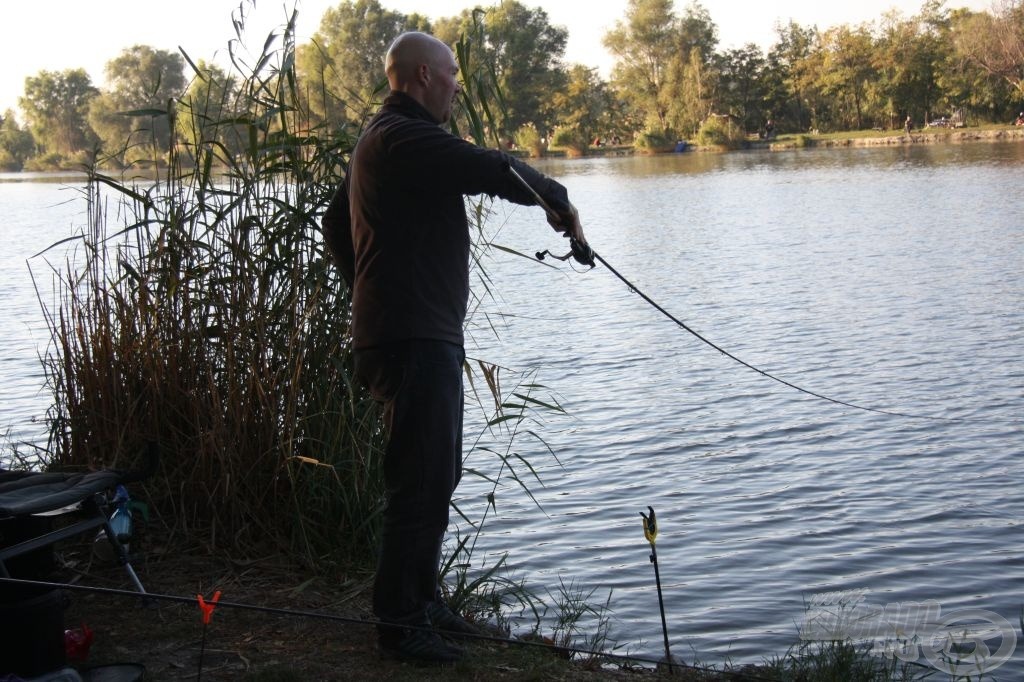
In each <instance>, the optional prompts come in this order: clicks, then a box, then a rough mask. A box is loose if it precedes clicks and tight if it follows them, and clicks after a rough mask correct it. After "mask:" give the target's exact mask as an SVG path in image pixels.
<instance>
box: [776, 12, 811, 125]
mask: <svg viewBox="0 0 1024 682" xmlns="http://www.w3.org/2000/svg"><path fill="white" fill-rule="evenodd" d="M775 34H776V35H777V36H778V39H777V40H776V42H775V44H774V45H772V47H771V48H770V49H769V50H768V58H767V61H768V65H767V69H766V72H765V78H766V79H767V83H766V85H765V88H766V95H765V97H766V99H767V102H768V107H769V109H770V111H771V112H772V115H773V118H774V120H775V125H776V130H779V129H783V130H784V129H789V130H808V129H809V128H810V127H811V108H812V107H814V106H816V102H814V101H813V100H815V99H816V97H817V92H816V90H815V89H814V87H813V85H812V83H813V78H812V77H811V74H810V71H812V70H813V69H811V62H810V61H809V58H810V56H811V53H812V50H813V49H814V46H815V45H816V44H817V41H818V30H817V28H814V27H809V28H808V27H803V26H800V24H798V23H796V22H794V21H790V22H789V24H787V25H785V26H782V25H776V26H775Z"/></svg>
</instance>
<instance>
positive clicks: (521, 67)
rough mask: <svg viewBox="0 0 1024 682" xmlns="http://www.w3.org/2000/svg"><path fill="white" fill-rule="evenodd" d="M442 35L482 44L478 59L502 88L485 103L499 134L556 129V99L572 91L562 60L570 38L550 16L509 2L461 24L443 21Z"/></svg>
mask: <svg viewBox="0 0 1024 682" xmlns="http://www.w3.org/2000/svg"><path fill="white" fill-rule="evenodd" d="M437 35H438V37H439V38H441V39H442V40H445V41H446V42H449V44H452V43H454V42H455V41H456V40H457V39H458V38H459V37H460V36H469V37H471V38H474V39H478V40H480V41H482V45H481V46H480V51H479V53H478V58H480V59H481V60H482V61H481V62H480V64H481V66H482V67H484V68H487V69H489V71H490V74H489V75H490V76H491V78H492V79H493V82H494V85H495V86H496V87H497V92H495V93H491V96H490V97H488V98H487V100H486V101H485V102H484V104H485V105H486V106H487V108H488V109H489V110H490V111H491V113H492V114H493V115H494V116H495V118H496V121H497V125H498V126H499V127H500V130H498V131H495V132H496V133H499V134H502V135H504V134H509V133H512V132H514V131H516V130H518V129H519V128H521V127H522V126H524V125H528V124H532V125H534V126H536V128H537V129H538V130H540V131H546V130H549V129H550V128H551V127H553V126H554V124H555V113H554V106H553V104H552V102H553V95H554V94H555V93H558V92H560V91H562V90H563V89H564V88H565V86H566V82H567V75H566V71H565V68H564V66H563V64H562V59H563V57H564V55H565V46H566V43H567V42H568V38H569V34H568V31H567V30H566V29H565V28H564V27H561V26H552V25H551V22H550V20H549V19H548V14H547V12H545V11H544V10H543V9H541V8H540V7H534V8H532V9H531V8H529V7H526V6H525V5H523V4H521V3H519V2H517V1H516V0H504V1H503V2H501V3H500V4H498V5H497V6H495V7H492V8H490V9H487V10H479V9H475V10H464V11H463V12H462V13H461V14H460V15H459V16H458V17H457V18H453V19H445V20H441V21H439V22H438V33H437ZM468 76H469V74H463V77H464V78H466V77H468Z"/></svg>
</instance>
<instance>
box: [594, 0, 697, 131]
mask: <svg viewBox="0 0 1024 682" xmlns="http://www.w3.org/2000/svg"><path fill="white" fill-rule="evenodd" d="M603 42H604V46H605V47H606V48H608V50H609V51H610V52H611V53H612V54H613V55H614V56H615V59H616V62H615V66H614V68H613V70H612V85H613V86H614V87H615V89H616V91H617V92H618V95H619V96H620V97H621V98H622V99H624V100H625V101H626V102H627V103H628V104H629V105H630V106H631V107H632V108H633V109H634V110H635V111H636V112H637V113H638V114H639V115H640V116H642V117H643V119H644V124H645V126H646V127H647V128H648V129H651V130H656V131H657V132H659V133H660V134H662V135H669V134H671V130H670V128H671V125H670V123H669V118H668V110H667V104H668V103H667V102H666V101H665V98H664V97H663V96H662V95H663V90H664V87H665V84H666V80H667V72H668V69H669V68H671V65H672V64H673V63H675V64H677V65H678V63H679V62H678V59H677V57H678V56H679V37H678V20H677V17H676V15H675V13H674V12H673V11H672V0H629V5H628V6H627V9H626V16H625V19H623V20H619V21H617V22H616V23H615V28H613V29H612V30H611V31H609V32H608V33H606V34H605V36H604V40H603ZM688 57H689V55H687V58H688ZM677 80H678V79H677Z"/></svg>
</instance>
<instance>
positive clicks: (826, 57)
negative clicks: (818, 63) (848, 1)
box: [819, 25, 877, 130]
mask: <svg viewBox="0 0 1024 682" xmlns="http://www.w3.org/2000/svg"><path fill="white" fill-rule="evenodd" d="M822 52H823V62H822V71H821V73H820V74H819V76H820V82H821V85H822V91H823V92H824V93H825V94H827V95H829V96H831V97H833V98H834V99H835V100H836V104H837V107H838V108H837V113H838V114H839V116H840V119H839V120H838V121H836V122H835V123H838V124H839V125H840V126H841V127H844V128H855V129H857V130H862V129H863V128H864V109H865V106H866V104H867V100H868V94H869V88H870V87H871V86H872V84H873V83H874V81H875V79H876V78H877V71H876V70H875V67H874V61H873V42H872V38H871V33H870V31H869V30H868V28H867V27H866V26H863V25H862V26H858V27H857V28H850V27H849V26H846V25H842V26H838V27H836V28H832V29H829V30H828V31H826V32H825V34H824V35H823V36H822ZM851 108H852V111H851Z"/></svg>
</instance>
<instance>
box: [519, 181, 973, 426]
mask: <svg viewBox="0 0 1024 682" xmlns="http://www.w3.org/2000/svg"><path fill="white" fill-rule="evenodd" d="M508 171H509V173H511V175H512V177H513V178H515V179H516V180H517V181H518V182H519V183H520V184H522V186H523V187H524V188H526V190H527V191H528V192H529V193H530V195H531V196H532V197H533V198H534V200H535V201H536V202H537V204H538V205H539V206H540V207H541V208H543V209H544V212H545V213H547V215H548V218H549V219H550V220H553V221H555V222H556V223H559V224H560V223H561V221H562V216H560V215H559V214H558V213H557V212H556V211H555V210H554V209H553V208H551V206H550V205H548V203H547V202H546V201H544V199H543V197H541V196H540V194H538V193H537V191H536V190H535V189H533V187H531V186H530V184H529V183H528V182H526V180H525V179H524V178H523V176H522V175H520V174H519V173H518V172H517V171H516V169H515V168H513V167H512V166H511V165H509V166H508ZM569 248H570V251H569V253H567V254H565V255H562V256H558V255H555V254H553V253H551V252H550V251H538V252H537V253H536V256H537V260H544V258H545V257H546V256H550V257H551V258H554V259H556V260H560V261H567V260H569V259H570V258H572V259H573V260H575V261H576V262H577V263H579V264H580V265H585V266H587V267H588V268H593V267H595V266H596V263H600V264H601V265H603V266H604V267H605V268H607V269H608V272H610V273H612V274H613V275H615V277H617V278H618V279H619V280H620V281H621V282H622V283H623V284H625V285H626V286H627V287H629V289H630V291H632V292H634V293H636V294H637V295H638V296H639V297H640V298H642V299H643V300H644V301H646V302H647V303H648V304H649V305H650V306H651V307H653V308H654V309H655V310H657V311H658V312H660V313H661V314H662V315H664V316H665V317H667V318H668V319H670V320H671V321H673V322H675V323H676V324H677V325H678V326H679V327H680V328H682V329H683V330H684V331H686V332H688V333H689V334H691V335H693V336H694V337H695V338H697V339H698V340H700V341H701V342H703V343H705V344H706V345H708V346H710V347H711V348H714V349H715V350H717V351H718V352H719V353H721V354H722V355H724V356H725V357H727V358H729V359H730V360H732V361H734V362H737V363H739V364H741V365H743V366H744V367H746V368H747V369H751V370H753V371H755V372H757V373H758V374H760V375H761V376H763V377H766V378H768V379H771V380H772V381H775V382H778V383H780V384H782V385H783V386H787V387H789V388H792V389H793V390H796V391H799V392H800V393H804V394H806V395H809V396H812V397H814V398H818V399H820V400H825V401H828V402H830V403H833V404H835V405H842V406H843V407H849V408H851V409H854V410H861V411H864V412H873V413H875V414H884V415H888V416H890V417H905V418H908V419H929V420H934V421H965V420H964V419H962V418H959V417H937V416H932V415H922V414H912V413H909V412H899V411H896V410H885V409H882V408H878V407H871V406H869V405H859V404H857V403H851V402H848V401H845V400H840V399H838V398H833V397H831V396H828V395H825V394H823V393H818V392H816V391H812V390H810V389H807V388H804V387H803V386H798V385H797V384H794V383H792V382H791V381H787V380H786V379H783V378H782V377H779V376H776V375H774V374H772V373H770V372H768V371H766V370H763V369H761V368H760V367H757V366H755V365H752V364H751V363H749V362H747V361H746V360H743V359H742V358H739V357H737V356H735V355H733V354H732V353H730V352H729V351H727V350H726V349H724V348H722V347H721V346H719V345H718V344H716V343H714V342H713V341H711V340H710V339H708V338H707V337H705V336H704V335H702V334H701V333H700V332H698V331H696V330H695V329H693V328H692V327H690V326H689V325H687V324H686V323H685V322H683V321H682V320H680V319H679V318H678V317H676V316H675V315H673V314H672V313H670V312H669V311H667V310H666V309H665V308H663V307H662V306H661V305H659V304H658V303H657V302H656V301H655V300H654V299H652V298H651V297H650V296H648V295H647V294H645V293H644V292H643V291H642V290H641V289H640V288H639V287H638V286H636V285H635V284H633V283H632V282H631V281H629V280H628V279H626V277H625V276H624V275H622V273H620V272H619V271H618V270H616V269H615V268H614V267H612V266H611V264H610V263H608V261H606V260H605V259H604V258H602V257H601V255H600V254H599V253H597V251H594V249H593V248H592V247H591V246H590V245H589V244H588V243H586V242H585V241H580V240H578V239H576V238H575V237H572V236H570V237H569Z"/></svg>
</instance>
